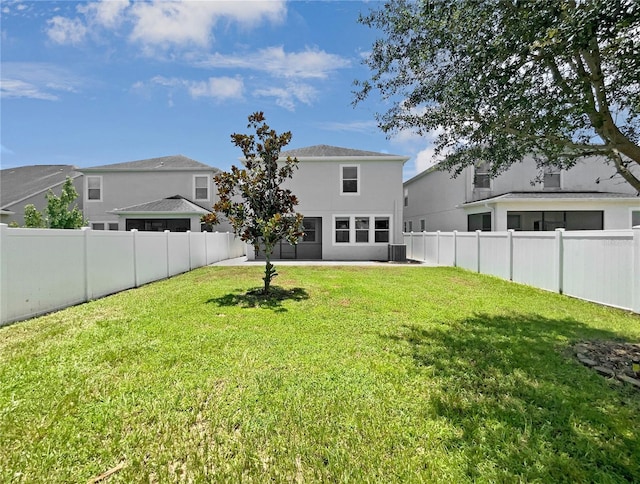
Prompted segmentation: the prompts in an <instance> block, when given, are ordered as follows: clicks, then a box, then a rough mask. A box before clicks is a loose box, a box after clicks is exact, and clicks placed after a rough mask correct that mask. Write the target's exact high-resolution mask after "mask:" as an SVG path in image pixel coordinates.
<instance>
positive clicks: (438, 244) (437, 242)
mask: <svg viewBox="0 0 640 484" xmlns="http://www.w3.org/2000/svg"><path fill="white" fill-rule="evenodd" d="M436 264H438V265H440V231H439V230H438V231H436Z"/></svg>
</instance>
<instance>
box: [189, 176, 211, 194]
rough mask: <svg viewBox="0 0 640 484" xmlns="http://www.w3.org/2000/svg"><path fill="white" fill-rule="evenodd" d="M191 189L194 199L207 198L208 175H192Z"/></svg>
mask: <svg viewBox="0 0 640 484" xmlns="http://www.w3.org/2000/svg"><path fill="white" fill-rule="evenodd" d="M193 190H194V197H193V198H194V199H195V200H209V177H208V176H207V175H195V176H194V177H193Z"/></svg>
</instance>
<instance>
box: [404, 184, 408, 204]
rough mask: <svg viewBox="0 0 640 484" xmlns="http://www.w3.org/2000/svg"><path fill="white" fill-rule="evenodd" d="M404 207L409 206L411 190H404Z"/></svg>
mask: <svg viewBox="0 0 640 484" xmlns="http://www.w3.org/2000/svg"><path fill="white" fill-rule="evenodd" d="M404 206H405V207H408V206H409V189H408V188H405V189H404Z"/></svg>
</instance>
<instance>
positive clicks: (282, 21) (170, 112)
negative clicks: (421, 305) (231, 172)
mask: <svg viewBox="0 0 640 484" xmlns="http://www.w3.org/2000/svg"><path fill="white" fill-rule="evenodd" d="M380 6H381V4H380V3H378V2H357V1H347V2H340V1H310V2H302V1H293V2H285V1H276V0H272V1H264V2H251V1H231V2H222V1H196V0H190V1H175V2H174V1H171V2H166V1H163V2H159V1H139V2H132V1H127V0H122V1H120V0H108V1H99V2H72V1H59V2H53V1H19V0H2V3H1V15H2V17H1V19H2V21H1V27H0V29H1V35H2V38H1V41H2V53H1V54H2V57H1V59H2V85H1V87H2V99H1V105H0V106H1V121H2V125H1V144H2V153H1V155H2V168H10V167H15V166H22V165H34V164H72V165H76V166H80V167H87V166H96V165H102V164H109V163H120V162H124V161H133V160H139V159H145V158H153V157H157V156H165V155H175V154H183V155H185V156H188V157H190V158H194V159H196V160H198V161H201V162H203V163H207V164H209V165H212V166H216V167H218V168H221V169H223V170H226V169H228V168H229V167H230V166H231V165H232V164H234V163H235V164H237V160H238V158H239V156H240V154H241V153H240V151H239V150H238V148H236V147H235V146H233V145H232V144H231V142H230V135H231V133H234V132H239V133H248V132H249V130H248V129H247V127H246V124H247V116H248V115H249V114H251V113H253V112H255V111H264V113H265V115H266V117H267V123H268V124H269V125H270V126H271V127H273V128H274V129H276V130H277V131H278V132H282V131H291V132H292V133H293V139H292V142H291V143H290V145H289V146H288V147H287V148H292V149H293V148H300V147H304V146H310V145H316V144H330V145H336V146H343V147H347V148H355V149H363V150H370V151H378V152H384V153H393V154H398V155H406V156H410V157H411V159H410V160H409V161H408V162H407V163H406V165H405V178H408V177H411V176H413V175H414V174H416V173H417V172H418V171H421V170H422V169H424V168H425V167H427V166H428V164H429V162H430V159H431V153H432V150H431V147H430V142H429V140H428V139H424V138H419V137H417V136H415V135H412V134H411V133H403V134H401V135H399V136H396V137H395V138H394V139H387V138H386V136H385V135H384V133H382V132H381V131H380V130H379V129H378V128H377V126H376V123H375V119H374V113H375V112H383V111H384V110H385V109H386V106H385V105H384V104H382V102H381V101H380V100H379V99H378V98H377V97H375V96H374V97H372V98H371V99H369V100H367V101H366V102H364V103H361V104H359V105H357V106H356V107H355V108H354V107H353V106H352V101H353V90H354V86H353V81H354V80H355V79H360V80H363V79H366V78H367V77H368V75H369V71H368V69H367V68H366V66H364V65H363V64H362V59H363V57H364V56H366V55H367V53H368V51H369V49H370V48H371V45H372V44H373V42H374V40H375V38H376V36H377V35H378V33H377V32H376V31H373V30H371V29H369V28H368V27H365V26H363V25H361V24H359V23H358V22H357V18H358V15H359V14H360V13H361V12H362V13H366V12H368V11H369V10H370V9H371V8H377V7H380Z"/></svg>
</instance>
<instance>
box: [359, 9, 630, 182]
mask: <svg viewBox="0 0 640 484" xmlns="http://www.w3.org/2000/svg"><path fill="white" fill-rule="evenodd" d="M360 22H361V23H363V24H365V25H367V26H369V27H373V28H377V29H380V30H381V32H382V33H383V36H382V38H381V39H378V40H377V41H376V42H375V44H374V45H373V50H372V53H371V55H370V56H369V57H368V59H367V60H366V61H365V63H366V64H367V65H368V66H369V68H370V69H371V70H372V75H371V79H370V80H366V81H363V82H358V81H356V85H357V86H358V92H357V93H356V97H355V102H356V103H357V102H359V101H361V100H363V99H365V98H366V97H368V96H369V95H370V94H371V92H372V91H373V90H376V91H379V93H380V94H381V96H382V98H383V99H386V100H391V101H392V107H391V108H390V109H389V110H388V111H387V112H386V113H383V114H381V115H378V122H379V125H380V127H381V129H382V130H383V131H385V132H387V133H393V132H395V131H397V130H403V129H410V130H415V131H417V132H418V133H420V134H426V133H428V132H434V131H438V132H439V133H440V134H439V135H438V137H437V139H436V153H438V154H442V155H443V156H444V162H443V167H444V168H445V169H448V170H451V171H453V172H454V175H457V174H459V173H461V171H462V170H463V168H464V167H465V166H469V165H471V164H473V163H476V162H479V161H486V162H490V164H491V172H492V174H493V175H494V176H495V175H497V174H499V173H501V172H502V171H504V170H506V169H507V168H508V167H509V166H511V164H513V163H514V162H517V161H521V160H522V159H523V157H524V156H525V155H533V156H534V157H535V158H536V160H537V162H538V165H539V166H541V167H542V166H545V165H551V166H556V167H561V168H570V167H571V166H573V165H574V164H575V163H576V161H577V160H578V159H579V158H581V157H586V156H592V155H601V156H603V159H604V160H606V161H605V162H606V163H608V164H613V165H614V166H615V171H616V172H617V173H618V174H619V175H620V176H622V177H623V178H624V179H625V180H626V181H627V182H628V183H629V184H631V185H632V186H633V187H634V188H635V189H636V190H637V191H638V192H640V167H639V166H638V165H639V164H640V144H639V141H640V89H639V88H638V86H639V83H640V41H639V39H640V37H639V36H640V3H639V2H638V1H637V0H584V1H578V0H538V1H519V0H512V1H504V0H486V1H475V0H455V1H454V0H450V1H447V0H418V1H414V0H398V1H395V2H386V3H385V4H384V6H383V7H381V8H380V9H379V10H376V11H372V12H370V13H369V14H368V15H366V16H363V17H361V18H360ZM612 172H613V170H612ZM614 174H615V173H614Z"/></svg>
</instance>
